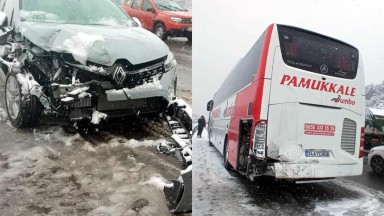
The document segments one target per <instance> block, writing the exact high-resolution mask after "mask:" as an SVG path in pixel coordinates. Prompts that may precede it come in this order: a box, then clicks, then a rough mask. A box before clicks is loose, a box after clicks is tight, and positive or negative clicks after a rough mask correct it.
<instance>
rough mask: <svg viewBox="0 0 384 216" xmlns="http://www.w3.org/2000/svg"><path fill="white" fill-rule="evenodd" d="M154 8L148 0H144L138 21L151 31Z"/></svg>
mask: <svg viewBox="0 0 384 216" xmlns="http://www.w3.org/2000/svg"><path fill="white" fill-rule="evenodd" d="M155 13H156V12H155V8H154V7H153V5H152V3H151V2H150V1H149V0H144V2H143V7H142V9H141V16H140V18H139V19H140V22H141V24H142V25H143V27H144V28H146V29H148V30H150V31H152V30H153V21H154V19H155Z"/></svg>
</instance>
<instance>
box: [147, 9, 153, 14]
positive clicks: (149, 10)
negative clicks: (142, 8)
mask: <svg viewBox="0 0 384 216" xmlns="http://www.w3.org/2000/svg"><path fill="white" fill-rule="evenodd" d="M147 11H148V12H152V13H155V9H153V8H147Z"/></svg>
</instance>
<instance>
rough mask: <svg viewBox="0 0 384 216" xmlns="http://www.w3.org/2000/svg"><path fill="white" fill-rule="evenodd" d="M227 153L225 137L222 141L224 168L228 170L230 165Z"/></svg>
mask: <svg viewBox="0 0 384 216" xmlns="http://www.w3.org/2000/svg"><path fill="white" fill-rule="evenodd" d="M228 155H229V150H228V139H225V143H224V168H225V169H227V170H230V169H231V168H232V167H231V164H230V163H229V161H228Z"/></svg>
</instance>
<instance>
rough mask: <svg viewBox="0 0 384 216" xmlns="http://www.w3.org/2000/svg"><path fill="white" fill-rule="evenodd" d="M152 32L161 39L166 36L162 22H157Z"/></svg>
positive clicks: (164, 38)
mask: <svg viewBox="0 0 384 216" xmlns="http://www.w3.org/2000/svg"><path fill="white" fill-rule="evenodd" d="M154 33H155V35H157V37H159V38H161V40H163V41H165V40H167V38H168V35H167V32H166V30H165V26H164V25H163V24H162V23H157V24H156V26H155V28H154Z"/></svg>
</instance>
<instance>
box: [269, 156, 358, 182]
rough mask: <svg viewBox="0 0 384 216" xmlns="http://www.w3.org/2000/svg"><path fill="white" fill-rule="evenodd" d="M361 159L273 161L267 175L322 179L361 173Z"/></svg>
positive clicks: (284, 177)
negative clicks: (343, 160)
mask: <svg viewBox="0 0 384 216" xmlns="http://www.w3.org/2000/svg"><path fill="white" fill-rule="evenodd" d="M362 163H363V162H362V160H361V161H360V162H358V163H355V164H292V163H274V164H273V165H272V166H271V167H270V168H271V170H270V171H272V172H268V173H269V175H272V176H275V177H276V178H278V179H322V178H335V177H344V176H356V175H361V174H362V172H363V165H362Z"/></svg>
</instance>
